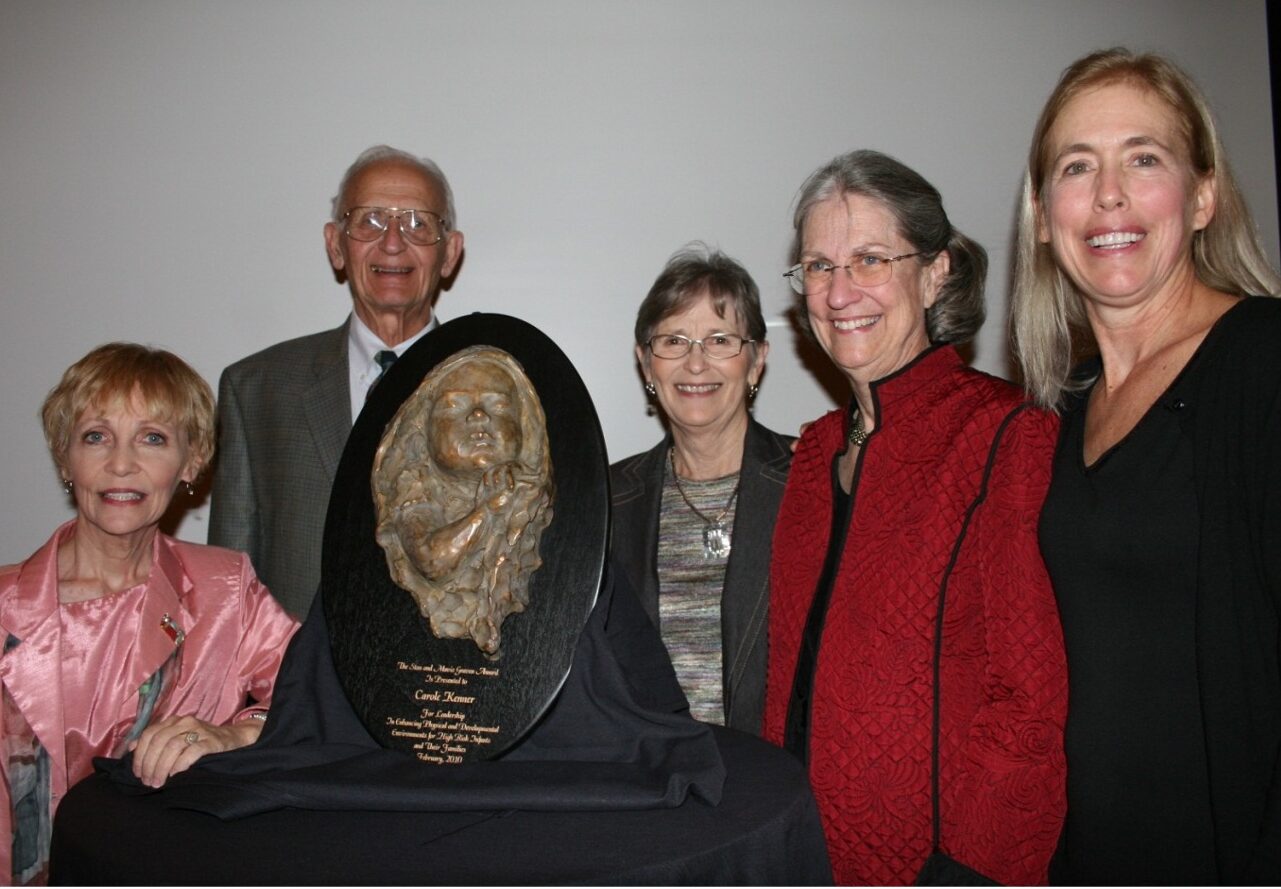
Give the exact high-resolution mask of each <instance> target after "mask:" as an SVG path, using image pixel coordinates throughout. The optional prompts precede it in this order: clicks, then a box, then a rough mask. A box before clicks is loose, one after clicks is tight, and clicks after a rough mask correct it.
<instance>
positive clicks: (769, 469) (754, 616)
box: [609, 420, 792, 735]
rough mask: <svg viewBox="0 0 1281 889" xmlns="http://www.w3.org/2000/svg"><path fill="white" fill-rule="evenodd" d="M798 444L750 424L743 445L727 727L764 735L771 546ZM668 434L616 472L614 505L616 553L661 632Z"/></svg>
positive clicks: (728, 606) (729, 610)
mask: <svg viewBox="0 0 1281 889" xmlns="http://www.w3.org/2000/svg"><path fill="white" fill-rule="evenodd" d="M791 441H792V439H791V438H789V437H787V436H783V435H779V434H778V433H776V432H771V431H770V430H769V429H766V428H765V427H764V426H762V425H761V424H759V423H757V422H756V421H755V420H750V421H749V425H748V429H747V438H746V441H745V442H744V445H743V467H742V469H741V470H740V472H741V479H742V482H741V487H740V488H739V494H738V508H737V510H736V511H735V513H734V541H733V548H732V549H731V550H730V554H729V564H728V565H727V566H726V568H725V587H724V591H723V592H722V593H721V650H722V661H723V665H724V666H723V676H722V681H723V683H724V690H725V691H724V694H725V724H726V725H728V726H729V727H731V728H736V729H740V730H742V731H745V732H751V733H752V734H755V735H759V734H760V733H761V711H762V710H763V708H764V705H765V658H766V655H767V654H768V646H767V644H766V643H767V640H766V630H767V629H768V626H769V621H768V619H767V618H768V614H769V563H770V545H771V543H772V541H773V536H774V518H775V516H776V515H777V514H778V505H779V502H780V501H781V500H782V498H783V487H784V485H785V484H786V483H787V471H788V469H789V468H790V467H791V465H792V449H791ZM671 446H672V439H671V436H670V435H669V436H668V437H667V438H664V439H663V440H662V441H661V442H659V444H658V445H657V446H655V447H654V448H653V449H651V450H649V451H646V452H645V453H643V454H636V455H634V456H631V457H628V458H627V459H625V460H620V461H619V462H617V463H615V464H614V465H613V466H611V467H610V469H609V480H610V487H611V489H612V491H611V497H612V502H613V525H612V529H611V532H610V552H611V555H612V558H613V559H614V563H615V565H617V566H618V570H620V571H623V572H625V573H626V575H627V579H628V580H629V581H630V582H631V585H632V587H633V588H635V590H636V593H637V595H638V597H639V598H640V601H641V605H643V606H644V608H645V611H646V613H648V614H649V617H650V620H652V621H653V622H654V626H656V627H657V626H658V625H659V620H658V565H657V554H658V510H659V506H660V504H661V502H662V495H663V475H664V472H665V470H666V466H667V451H668V449H669V448H670V447H671Z"/></svg>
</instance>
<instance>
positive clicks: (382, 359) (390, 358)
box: [365, 349, 396, 401]
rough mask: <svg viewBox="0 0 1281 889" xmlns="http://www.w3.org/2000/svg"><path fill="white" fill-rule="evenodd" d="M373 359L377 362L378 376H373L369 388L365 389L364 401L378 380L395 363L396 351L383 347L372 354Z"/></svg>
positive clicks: (371, 392) (385, 374) (367, 398)
mask: <svg viewBox="0 0 1281 889" xmlns="http://www.w3.org/2000/svg"><path fill="white" fill-rule="evenodd" d="M374 361H376V362H378V368H379V370H378V376H376V377H374V381H373V382H372V383H370V384H369V388H368V389H366V390H365V400H366V401H368V400H369V396H370V395H372V394H373V392H374V387H376V386H377V385H378V383H379V381H380V380H382V378H383V377H385V376H387V371H388V370H390V369H391V366H392V365H393V364H395V363H396V353H395V352H393V351H392V350H391V349H383V350H382V351H381V352H379V353H378V354H377V355H375V356H374Z"/></svg>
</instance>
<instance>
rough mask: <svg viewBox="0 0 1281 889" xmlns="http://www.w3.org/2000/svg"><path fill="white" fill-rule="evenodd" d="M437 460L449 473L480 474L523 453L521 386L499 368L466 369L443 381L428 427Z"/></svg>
mask: <svg viewBox="0 0 1281 889" xmlns="http://www.w3.org/2000/svg"><path fill="white" fill-rule="evenodd" d="M427 431H428V435H429V436H430V437H431V447H432V456H433V457H435V459H436V464H437V465H438V466H439V467H440V468H441V469H442V470H443V471H445V472H449V473H453V474H455V475H460V476H466V475H473V474H475V475H479V474H480V472H481V471H483V470H484V469H487V468H489V467H491V466H495V465H501V464H503V463H511V462H513V461H515V460H516V459H517V457H518V456H519V453H520V444H521V432H520V402H519V400H518V397H517V395H516V386H515V382H514V381H513V380H512V378H511V377H510V376H508V374H507V373H506V372H504V371H503V370H502V369H501V368H499V367H497V366H496V365H493V364H489V363H483V364H477V363H473V364H464V365H461V366H459V367H457V368H455V369H454V370H451V371H450V372H449V374H448V376H446V377H445V378H444V379H442V380H441V381H440V389H439V394H438V395H437V397H436V401H435V403H434V404H433V405H432V408H431V420H430V424H429V425H428V429H427Z"/></svg>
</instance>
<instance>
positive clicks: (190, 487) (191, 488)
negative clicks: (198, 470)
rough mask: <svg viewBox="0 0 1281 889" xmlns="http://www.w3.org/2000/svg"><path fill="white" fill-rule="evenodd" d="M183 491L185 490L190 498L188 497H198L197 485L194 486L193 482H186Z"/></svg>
mask: <svg viewBox="0 0 1281 889" xmlns="http://www.w3.org/2000/svg"><path fill="white" fill-rule="evenodd" d="M182 489H183V491H185V492H186V494H187V496H188V497H195V496H196V486H195V485H193V484H192V483H191V482H188V481H184V482H183V483H182Z"/></svg>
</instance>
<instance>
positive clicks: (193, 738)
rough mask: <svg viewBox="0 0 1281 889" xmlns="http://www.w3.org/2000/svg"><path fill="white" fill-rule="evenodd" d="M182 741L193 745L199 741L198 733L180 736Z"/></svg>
mask: <svg viewBox="0 0 1281 889" xmlns="http://www.w3.org/2000/svg"><path fill="white" fill-rule="evenodd" d="M182 739H183V740H184V741H186V742H187V743H188V744H194V743H196V742H197V741H199V740H200V732H187V733H186V734H185V735H183V736H182Z"/></svg>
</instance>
